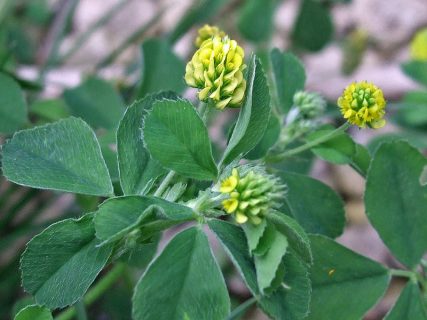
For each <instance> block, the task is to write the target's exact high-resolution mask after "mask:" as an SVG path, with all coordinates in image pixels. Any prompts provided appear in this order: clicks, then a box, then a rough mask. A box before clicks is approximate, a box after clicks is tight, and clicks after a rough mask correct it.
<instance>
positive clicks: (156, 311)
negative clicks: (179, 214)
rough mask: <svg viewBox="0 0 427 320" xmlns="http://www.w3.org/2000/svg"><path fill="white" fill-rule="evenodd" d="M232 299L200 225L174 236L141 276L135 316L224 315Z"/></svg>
mask: <svg viewBox="0 0 427 320" xmlns="http://www.w3.org/2000/svg"><path fill="white" fill-rule="evenodd" d="M229 312H230V300H229V297H228V292H227V287H226V286H225V282H224V278H223V277H222V274H221V270H220V269H219V267H218V265H217V263H216V261H215V259H214V257H213V256H212V252H211V249H210V248H209V242H208V239H207V237H206V235H205V234H204V233H203V232H202V231H201V230H200V229H199V228H197V227H192V228H189V229H187V230H185V231H183V232H181V233H179V234H178V235H176V236H175V238H173V239H172V240H171V241H170V242H169V244H168V245H167V246H166V248H165V249H164V250H163V252H162V253H161V254H160V256H159V257H158V258H157V259H156V260H154V261H153V263H152V264H151V265H150V267H149V268H148V270H147V271H146V272H145V274H144V275H143V276H142V278H141V279H140V280H139V282H138V284H137V285H136V288H135V294H134V297H133V318H134V319H135V320H139V319H144V320H150V319H153V320H174V319H176V320H178V319H179V320H182V319H197V320H204V319H206V320H212V319H225V318H226V316H227V315H228V313H229Z"/></svg>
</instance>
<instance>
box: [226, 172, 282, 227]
mask: <svg viewBox="0 0 427 320" xmlns="http://www.w3.org/2000/svg"><path fill="white" fill-rule="evenodd" d="M219 191H220V192H221V193H223V194H228V195H229V196H230V197H229V198H228V199H226V200H224V201H223V202H222V206H223V208H224V210H225V212H227V213H229V214H233V216H234V218H235V219H236V222H237V223H240V224H242V223H245V222H247V221H249V222H250V223H252V224H255V225H257V224H260V223H261V222H262V220H263V219H264V217H265V216H266V215H267V214H268V212H269V210H270V209H272V208H276V207H278V205H279V204H278V203H277V202H276V200H278V199H280V198H282V197H283V196H284V193H285V186H284V185H283V184H282V183H281V182H280V180H279V179H278V178H276V177H274V176H272V175H268V174H266V173H265V172H264V171H263V170H262V169H261V168H259V167H254V168H250V169H249V171H248V170H246V172H244V173H239V170H238V169H236V168H234V169H233V170H232V173H231V175H230V176H229V177H227V178H226V179H224V180H223V181H222V182H221V185H220V188H219Z"/></svg>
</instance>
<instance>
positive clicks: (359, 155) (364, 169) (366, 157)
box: [350, 143, 371, 177]
mask: <svg viewBox="0 0 427 320" xmlns="http://www.w3.org/2000/svg"><path fill="white" fill-rule="evenodd" d="M355 148H356V150H355V153H354V154H353V157H352V158H351V163H350V164H351V166H352V167H353V168H354V169H355V170H356V171H357V172H359V173H360V174H361V175H362V177H366V175H367V173H368V168H369V164H370V163H371V155H370V154H369V151H368V149H366V148H365V147H364V146H362V145H361V144H358V143H355Z"/></svg>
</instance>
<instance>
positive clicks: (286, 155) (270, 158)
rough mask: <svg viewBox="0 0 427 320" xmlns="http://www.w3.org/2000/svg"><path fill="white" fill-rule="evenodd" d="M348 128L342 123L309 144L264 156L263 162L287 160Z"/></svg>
mask: <svg viewBox="0 0 427 320" xmlns="http://www.w3.org/2000/svg"><path fill="white" fill-rule="evenodd" d="M349 127H350V124H349V123H348V122H346V123H344V124H343V125H342V126H340V127H338V128H336V129H335V130H334V131H331V132H329V133H327V134H325V135H323V136H321V137H319V138H317V139H315V140H312V141H310V142H307V143H305V144H303V145H301V146H299V147H296V148H293V149H290V150H287V151H284V152H282V153H279V154H276V155H270V156H266V158H265V160H266V162H270V163H274V162H280V161H282V160H284V159H286V158H289V157H291V156H294V155H296V154H298V153H301V152H304V151H306V150H309V149H311V148H313V147H315V146H317V145H319V144H322V143H325V142H327V141H329V140H331V139H333V138H335V137H337V136H338V135H340V134H341V133H343V132H344V131H345V130H347V129H348V128H349Z"/></svg>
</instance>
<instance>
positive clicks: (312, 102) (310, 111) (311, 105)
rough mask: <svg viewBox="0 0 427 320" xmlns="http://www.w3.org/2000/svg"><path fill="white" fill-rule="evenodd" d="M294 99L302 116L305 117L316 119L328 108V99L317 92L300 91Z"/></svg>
mask: <svg viewBox="0 0 427 320" xmlns="http://www.w3.org/2000/svg"><path fill="white" fill-rule="evenodd" d="M293 100H294V106H295V108H297V109H298V111H299V115H300V117H301V118H304V119H315V118H317V117H319V116H321V115H322V114H323V112H324V111H325V109H326V101H325V100H324V99H323V98H322V97H321V96H320V95H319V94H317V93H315V92H307V91H298V92H296V93H295V94H294V98H293Z"/></svg>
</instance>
